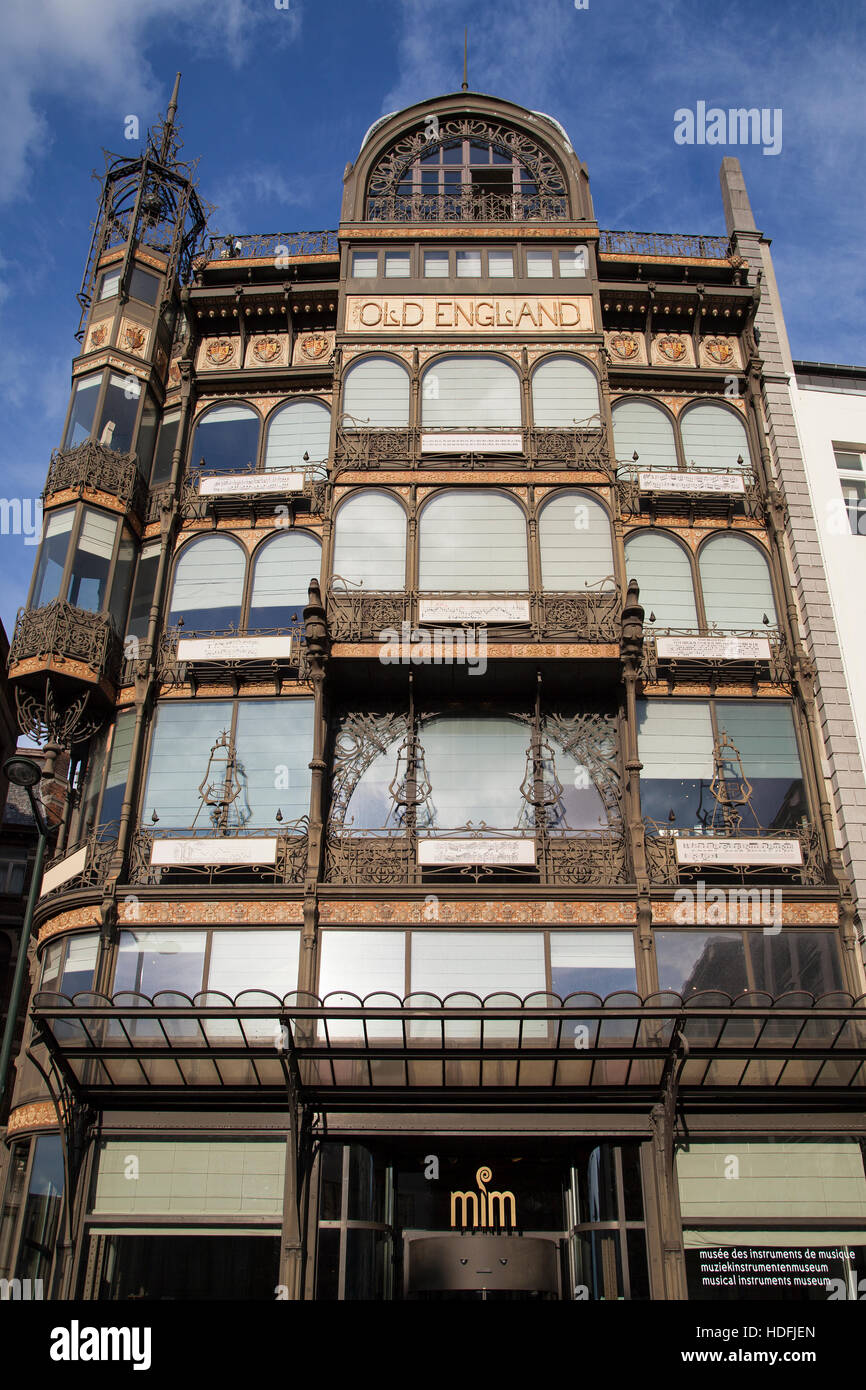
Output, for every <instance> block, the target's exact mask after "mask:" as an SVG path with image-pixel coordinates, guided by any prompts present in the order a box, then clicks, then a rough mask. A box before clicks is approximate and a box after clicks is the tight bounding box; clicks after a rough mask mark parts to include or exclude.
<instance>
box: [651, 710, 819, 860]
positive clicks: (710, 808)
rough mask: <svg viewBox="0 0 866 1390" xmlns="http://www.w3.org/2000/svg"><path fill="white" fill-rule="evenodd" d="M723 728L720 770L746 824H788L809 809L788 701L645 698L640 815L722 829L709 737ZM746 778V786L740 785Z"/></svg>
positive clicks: (665, 822)
mask: <svg viewBox="0 0 866 1390" xmlns="http://www.w3.org/2000/svg"><path fill="white" fill-rule="evenodd" d="M723 733H726V734H727V735H728V738H729V739H730V740H731V742H732V743H733V745H734V747H735V748H736V750H737V751H738V753H739V759H740V760H739V762H738V761H737V759H736V757H735V756H734V754H733V753H732V752H731V750H730V749H728V748H726V749H725V750H724V759H723V761H722V762H721V763H720V767H719V775H720V776H721V778H722V780H723V781H724V782H726V783H728V788H727V790H728V793H729V795H730V796H731V797H732V798H734V799H735V800H740V799H741V797H743V796H744V795H745V793H746V792H748V800H747V801H744V802H743V804H742V807H741V814H742V827H743V829H744V830H746V831H748V830H749V829H752V830H758V829H763V830H772V829H780V830H781V829H786V828H790V827H792V826H794V825H796V824H797V823H798V822H799V821H800V819H801V818H802V817H803V816H804V815H806V814H807V806H806V799H805V791H804V786H803V775H802V770H801V767H800V760H799V756H798V752H797V739H796V735H795V732H794V718H793V712H792V709H791V706H790V705H785V704H777V703H775V702H773V703H770V702H765V701H759V700H752V701H749V702H740V701H733V700H730V701H728V700H724V701H722V700H717V701H714V702H713V703H712V706H711V704H710V702H708V701H705V700H643V701H640V702H639V711H638V756H639V758H640V761H641V763H642V764H643V771H642V773H641V805H642V808H643V813H644V815H645V816H649V817H651V818H652V819H653V820H655V821H658V822H660V823H662V824H663V825H665V826H669V827H670V828H672V829H673V828H676V829H679V830H692V829H697V830H706V831H710V832H711V831H712V830H714V829H716V830H720V829H722V828H723V825H724V821H723V818H722V815H721V812H720V806H719V802H718V800H717V798H716V797H715V796H714V794H713V791H712V783H713V778H714V758H713V747H714V738H716V739H720V738H721V735H722V734H723ZM744 779H745V780H746V781H748V783H749V786H748V787H746V786H745V782H744Z"/></svg>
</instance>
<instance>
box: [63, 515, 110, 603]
mask: <svg viewBox="0 0 866 1390" xmlns="http://www.w3.org/2000/svg"><path fill="white" fill-rule="evenodd" d="M117 525H118V523H117V518H116V517H113V516H107V515H106V514H105V513H104V512H91V511H86V512H85V513H84V518H83V520H82V524H81V530H80V532H79V536H78V543H77V545H76V547H75V554H74V556H73V560H72V573H71V574H70V576H69V588H68V590H67V597H68V599H69V602H70V603H72V604H74V605H75V607H76V608H85V609H87V610H88V611H89V612H91V613H98V612H99V610H100V609H101V608H102V607H103V604H104V602H105V595H106V591H107V588H108V575H109V572H110V570H111V556H112V552H113V550H114V541H115V538H116V536H117Z"/></svg>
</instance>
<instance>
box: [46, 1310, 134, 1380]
mask: <svg viewBox="0 0 866 1390" xmlns="http://www.w3.org/2000/svg"><path fill="white" fill-rule="evenodd" d="M150 1337H151V1330H150V1328H149V1327H81V1326H80V1325H79V1322H78V1320H77V1318H73V1319H72V1322H71V1323H70V1324H69V1326H68V1327H53V1328H52V1329H51V1348H50V1356H51V1360H52V1361H131V1362H132V1369H133V1370H134V1371H149V1370H150Z"/></svg>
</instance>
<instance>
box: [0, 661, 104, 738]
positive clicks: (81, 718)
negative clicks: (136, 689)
mask: <svg viewBox="0 0 866 1390" xmlns="http://www.w3.org/2000/svg"><path fill="white" fill-rule="evenodd" d="M15 709H16V713H17V715H18V727H19V728H20V729H21V731H22V733H24V734H26V735H27V736H28V738H32V739H33V742H34V743H38V744H40V745H42V744H48V745H51V744H54V745H56V746H58V747H60V748H70V747H71V746H72V744H73V743H83V742H84V740H85V739H88V738H90V737H91V736H92V735H93V734H95V733H96V731H97V729H101V728H102V725H103V724H104V723H105V720H106V716H107V710H102V709H96V708H95V707H94V706H93V702H92V699H91V694H90V691H89V690H85V691H82V693H81V694H80V695H78V696H77V697H76V698H75V699H72V700H70V699H69V698H68V696H65V697H64V696H62V695H59V694H57V693H56V691H55V688H54V682H53V680H52V679H51V676H46V677H45V681H44V684H43V686H42V688H41V689H40V690H39V691H38V692H37V691H34V690H28V689H22V687H21V686H19V685H16V686H15Z"/></svg>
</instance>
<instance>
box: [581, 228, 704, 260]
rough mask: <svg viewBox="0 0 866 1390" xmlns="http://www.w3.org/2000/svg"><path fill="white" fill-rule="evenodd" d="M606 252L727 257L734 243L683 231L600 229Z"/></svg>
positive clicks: (602, 252)
mask: <svg viewBox="0 0 866 1390" xmlns="http://www.w3.org/2000/svg"><path fill="white" fill-rule="evenodd" d="M598 249H599V251H600V252H601V254H602V255H604V254H605V252H607V253H609V254H620V255H622V254H624V255H634V256H690V257H699V258H700V259H702V260H714V261H718V260H722V261H723V260H727V259H728V257H729V256H730V253H731V243H730V241H729V240H728V238H727V237H722V236H689V235H686V234H685V233H682V232H618V231H601V232H599V242H598Z"/></svg>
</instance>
